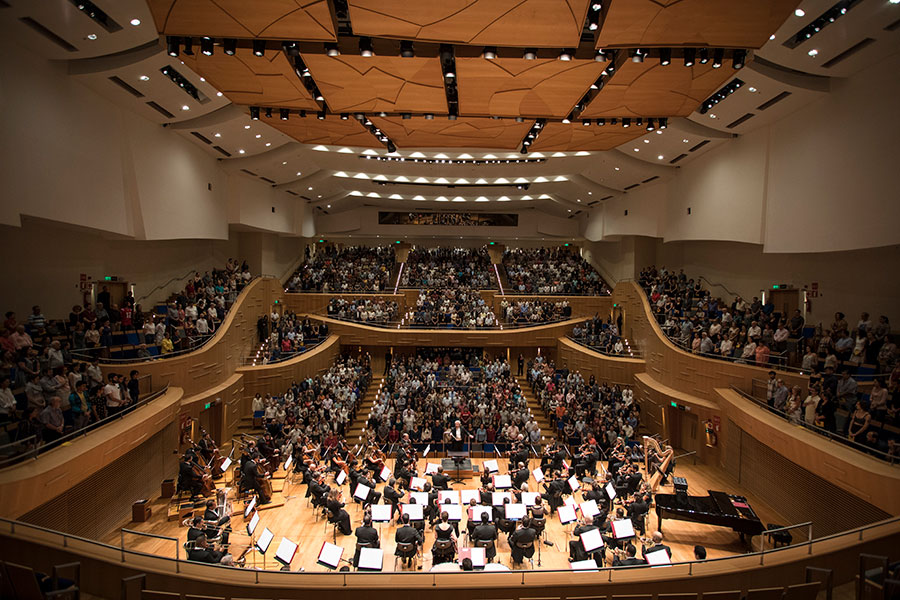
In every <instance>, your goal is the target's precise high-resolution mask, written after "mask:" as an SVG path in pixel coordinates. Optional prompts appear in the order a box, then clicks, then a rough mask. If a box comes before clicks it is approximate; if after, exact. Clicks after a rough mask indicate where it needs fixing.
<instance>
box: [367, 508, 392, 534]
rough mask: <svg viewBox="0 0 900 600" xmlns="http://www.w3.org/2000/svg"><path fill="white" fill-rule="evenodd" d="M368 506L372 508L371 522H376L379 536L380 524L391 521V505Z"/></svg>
mask: <svg viewBox="0 0 900 600" xmlns="http://www.w3.org/2000/svg"><path fill="white" fill-rule="evenodd" d="M370 508H371V509H372V522H373V523H378V531H379V536H380V533H381V524H382V523H389V522H390V521H391V505H390V504H373V505H371V507H370Z"/></svg>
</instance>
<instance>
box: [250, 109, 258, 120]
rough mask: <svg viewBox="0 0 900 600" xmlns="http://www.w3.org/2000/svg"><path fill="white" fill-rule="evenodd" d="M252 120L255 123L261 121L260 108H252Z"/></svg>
mask: <svg viewBox="0 0 900 600" xmlns="http://www.w3.org/2000/svg"><path fill="white" fill-rule="evenodd" d="M250 118H251V119H252V120H254V121H259V107H258V106H251V107H250Z"/></svg>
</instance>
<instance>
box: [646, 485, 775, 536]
mask: <svg viewBox="0 0 900 600" xmlns="http://www.w3.org/2000/svg"><path fill="white" fill-rule="evenodd" d="M708 491H709V496H688V495H687V494H683V495H682V494H657V495H656V516H657V517H658V519H659V521H658V523H657V526H658V529H659V530H660V531H662V522H663V519H664V518H665V519H676V520H678V521H693V522H694V523H706V524H708V525H719V526H721V527H731V528H732V529H733V530H734V531H736V532H738V533H739V534H740V536H741V540H742V541H743V540H744V536H748V537H751V538H752V537H753V536H754V535H760V534H761V533H762V532H763V531H764V530H765V527H763V524H762V521H760V520H759V517H758V516H756V513H755V512H754V511H753V509H752V508H751V507H750V504H748V503H747V499H746V498H744V497H743V496H734V495H732V494H726V493H725V492H714V491H712V490H708Z"/></svg>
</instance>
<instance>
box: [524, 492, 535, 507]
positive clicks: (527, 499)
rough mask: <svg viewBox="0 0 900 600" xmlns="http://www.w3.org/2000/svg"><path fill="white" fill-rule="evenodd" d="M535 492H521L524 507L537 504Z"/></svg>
mask: <svg viewBox="0 0 900 600" xmlns="http://www.w3.org/2000/svg"><path fill="white" fill-rule="evenodd" d="M537 497H538V493H537V492H522V504H524V505H525V506H534V505H535V504H537Z"/></svg>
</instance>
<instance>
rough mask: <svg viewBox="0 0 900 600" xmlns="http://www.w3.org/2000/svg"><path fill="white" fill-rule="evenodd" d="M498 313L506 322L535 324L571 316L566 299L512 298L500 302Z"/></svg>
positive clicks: (570, 308)
mask: <svg viewBox="0 0 900 600" xmlns="http://www.w3.org/2000/svg"><path fill="white" fill-rule="evenodd" d="M500 314H502V315H503V317H504V319H505V320H506V322H507V323H516V324H522V325H527V324H535V323H552V322H554V321H562V320H565V319H568V318H569V317H571V316H572V307H571V306H569V302H568V300H559V301H556V302H554V301H552V300H546V301H542V300H513V301H512V302H510V301H509V300H507V299H506V298H503V300H502V301H501V302H500Z"/></svg>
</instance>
